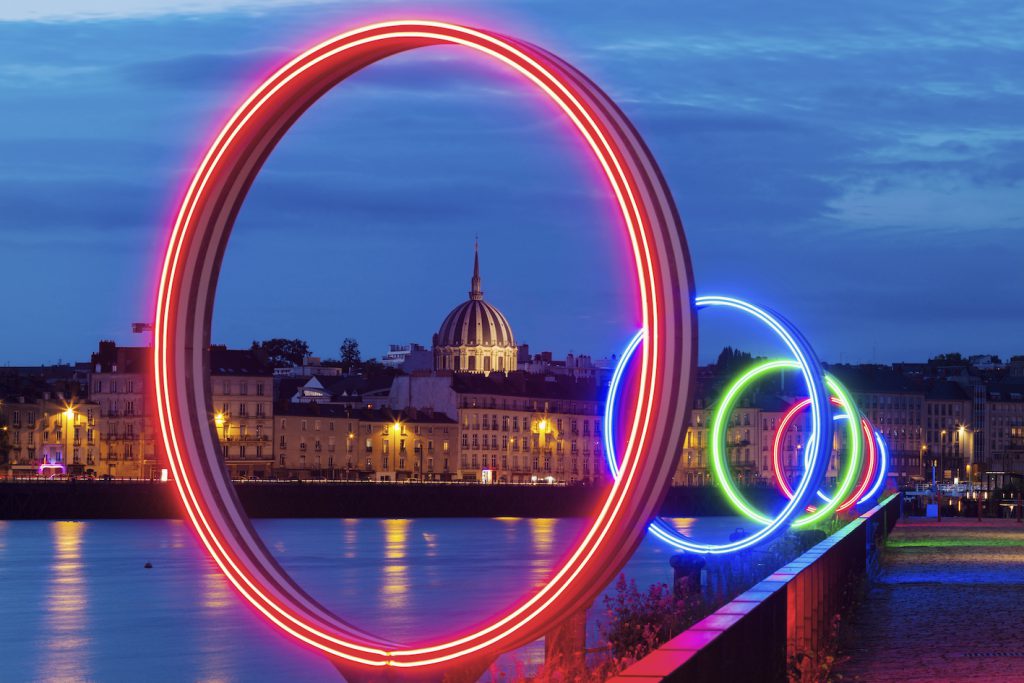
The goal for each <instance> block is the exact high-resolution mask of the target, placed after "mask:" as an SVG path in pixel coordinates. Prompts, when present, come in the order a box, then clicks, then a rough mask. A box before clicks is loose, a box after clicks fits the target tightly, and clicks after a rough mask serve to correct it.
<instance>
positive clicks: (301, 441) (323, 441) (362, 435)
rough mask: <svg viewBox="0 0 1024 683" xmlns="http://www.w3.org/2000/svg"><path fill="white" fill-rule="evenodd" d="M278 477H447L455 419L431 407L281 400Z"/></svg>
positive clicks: (453, 456)
mask: <svg viewBox="0 0 1024 683" xmlns="http://www.w3.org/2000/svg"><path fill="white" fill-rule="evenodd" d="M275 422H276V439H277V441H276V453H277V463H276V470H277V475H278V476H279V477H290V478H298V479H341V480H348V481H396V482H397V481H452V480H454V479H455V478H456V469H455V465H456V462H457V451H456V447H457V443H458V424H457V423H456V422H455V421H454V420H452V419H451V418H449V417H447V416H445V415H442V414H435V413H424V412H422V411H415V410H408V411H402V412H393V411H391V410H390V409H359V408H351V407H346V406H343V405H338V404H327V403H291V402H288V403H281V404H279V405H278V407H277V410H276V413H275Z"/></svg>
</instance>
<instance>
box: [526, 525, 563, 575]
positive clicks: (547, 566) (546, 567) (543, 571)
mask: <svg viewBox="0 0 1024 683" xmlns="http://www.w3.org/2000/svg"><path fill="white" fill-rule="evenodd" d="M556 521H557V520H554V519H550V518H541V519H530V520H529V522H530V544H531V545H532V546H533V557H532V558H531V560H530V569H529V581H530V583H531V585H533V586H541V585H543V584H544V583H545V581H546V580H547V579H548V576H549V575H550V574H551V566H552V564H553V562H552V559H553V558H552V549H553V547H554V542H555V524H556Z"/></svg>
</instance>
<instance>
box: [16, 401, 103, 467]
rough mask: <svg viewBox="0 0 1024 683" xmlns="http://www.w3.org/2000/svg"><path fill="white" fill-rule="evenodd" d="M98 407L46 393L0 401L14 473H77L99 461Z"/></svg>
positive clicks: (94, 465) (95, 464)
mask: <svg viewBox="0 0 1024 683" xmlns="http://www.w3.org/2000/svg"><path fill="white" fill-rule="evenodd" d="M100 425H101V420H100V407H99V405H97V404H95V403H90V402H87V401H77V400H74V399H72V400H65V399H62V398H61V399H54V398H51V397H50V396H45V397H43V398H40V399H37V400H31V401H26V400H25V399H24V398H23V397H19V398H14V399H13V400H11V399H8V400H4V401H0V429H3V430H4V433H5V437H6V442H7V463H6V464H7V473H8V474H9V475H11V476H15V477H17V476H40V475H41V476H50V475H54V474H69V475H78V474H84V473H85V472H87V471H88V470H92V469H94V468H95V467H96V466H97V465H98V463H99V453H100V447H99V432H100Z"/></svg>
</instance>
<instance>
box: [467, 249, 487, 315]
mask: <svg viewBox="0 0 1024 683" xmlns="http://www.w3.org/2000/svg"><path fill="white" fill-rule="evenodd" d="M470 283H471V284H470V290H469V298H470V299H472V300H474V301H480V300H481V299H483V298H484V291H483V290H482V289H480V240H479V239H478V240H474V242H473V279H472V280H471V281H470Z"/></svg>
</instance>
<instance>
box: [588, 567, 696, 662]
mask: <svg viewBox="0 0 1024 683" xmlns="http://www.w3.org/2000/svg"><path fill="white" fill-rule="evenodd" d="M604 605H605V610H606V612H607V615H608V622H607V623H606V624H603V625H602V631H603V635H604V637H605V639H606V640H607V641H608V646H609V647H610V648H611V655H612V657H614V658H616V659H620V660H637V659H640V658H641V657H643V656H645V655H646V654H647V653H649V652H650V651H651V650H654V649H655V648H657V647H658V646H659V645H661V644H663V643H665V642H667V641H668V640H669V639H671V638H673V637H675V636H677V635H679V634H680V633H682V632H683V631H684V630H685V629H687V628H689V627H690V626H691V625H693V624H695V623H697V621H699V620H700V619H701V618H703V617H704V615H705V614H706V612H707V604H706V602H705V600H704V597H703V596H702V595H700V594H697V595H687V596H685V597H683V598H679V597H676V595H675V594H674V592H673V590H672V589H671V588H670V587H669V586H668V584H665V583H655V584H653V585H651V586H649V587H648V588H647V590H646V591H641V590H640V589H639V588H637V585H636V581H635V580H633V579H630V580H629V581H627V580H626V577H625V575H623V574H620V575H619V578H618V580H617V581H616V582H615V592H614V593H613V594H611V595H607V596H605V598H604Z"/></svg>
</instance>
